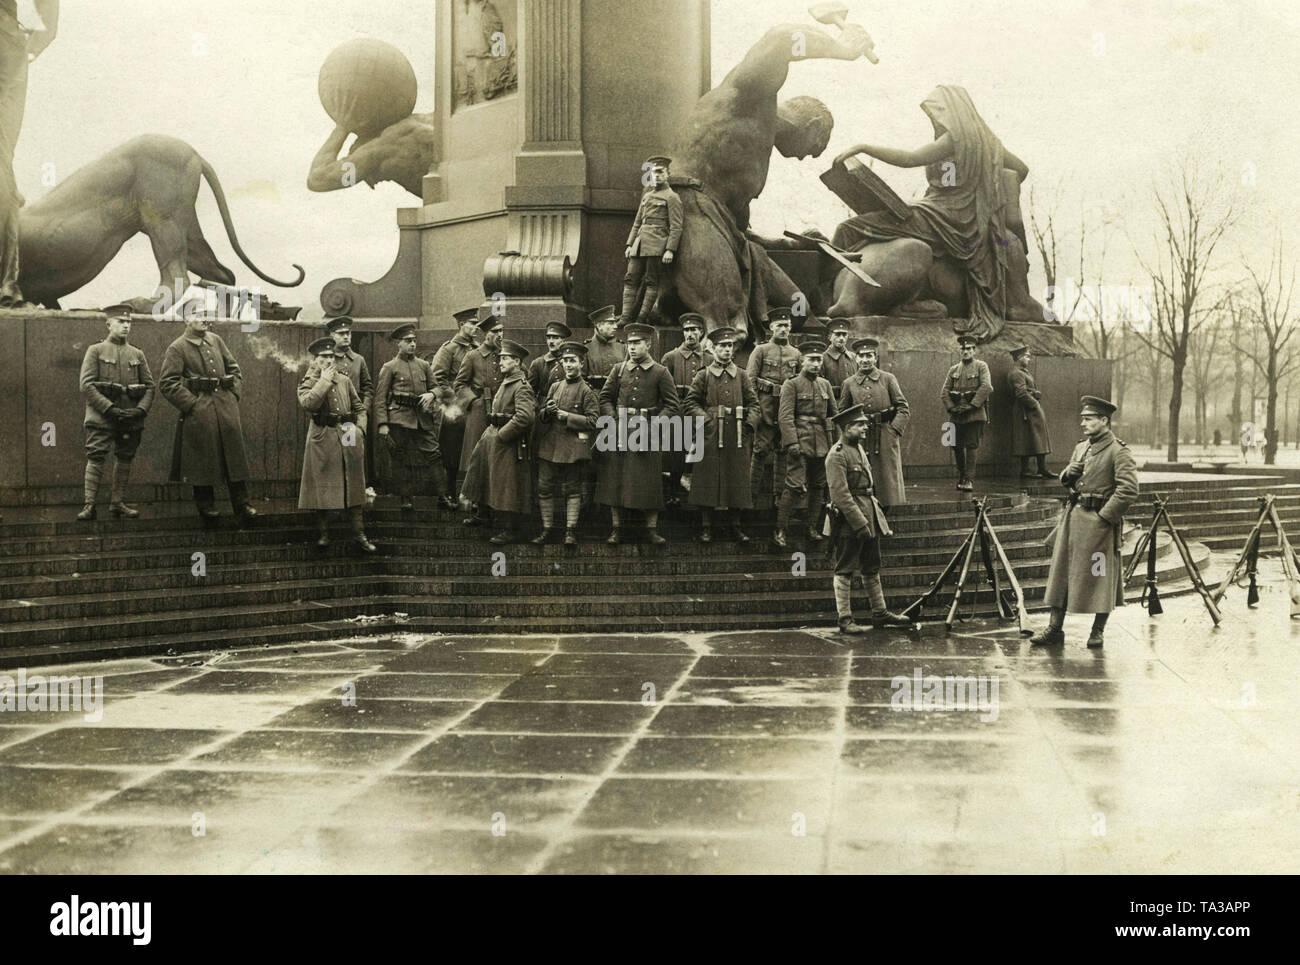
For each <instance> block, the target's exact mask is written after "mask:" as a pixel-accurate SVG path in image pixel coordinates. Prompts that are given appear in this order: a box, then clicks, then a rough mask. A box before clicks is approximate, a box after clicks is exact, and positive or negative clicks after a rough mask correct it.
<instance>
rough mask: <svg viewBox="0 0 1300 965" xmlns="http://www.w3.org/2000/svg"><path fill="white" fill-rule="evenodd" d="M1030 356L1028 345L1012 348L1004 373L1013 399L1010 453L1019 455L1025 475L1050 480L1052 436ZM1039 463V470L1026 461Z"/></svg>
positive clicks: (1022, 471) (1021, 471)
mask: <svg viewBox="0 0 1300 965" xmlns="http://www.w3.org/2000/svg"><path fill="white" fill-rule="evenodd" d="M1031 361H1033V356H1031V355H1030V354H1029V346H1027V345H1021V346H1019V347H1018V348H1013V349H1012V350H1011V371H1010V372H1008V373H1007V386H1008V387H1009V388H1010V389H1011V397H1012V399H1013V403H1012V408H1011V454H1012V455H1013V456H1019V457H1020V475H1022V476H1024V477H1026V478H1030V479H1032V478H1035V477H1037V478H1039V479H1051V478H1053V477H1052V474H1051V473H1050V472H1048V471H1047V456H1048V454H1049V453H1050V452H1051V451H1052V437H1051V436H1050V435H1049V434H1048V432H1047V415H1046V413H1044V412H1043V406H1042V403H1040V402H1039V399H1041V398H1042V397H1043V393H1042V390H1040V389H1039V388H1038V383H1037V382H1035V381H1034V377H1033V376H1032V375H1030V374H1029V363H1030V362H1031ZM1030 458H1033V459H1034V460H1036V461H1037V462H1038V471H1037V472H1033V471H1031V470H1030V468H1029V460H1030Z"/></svg>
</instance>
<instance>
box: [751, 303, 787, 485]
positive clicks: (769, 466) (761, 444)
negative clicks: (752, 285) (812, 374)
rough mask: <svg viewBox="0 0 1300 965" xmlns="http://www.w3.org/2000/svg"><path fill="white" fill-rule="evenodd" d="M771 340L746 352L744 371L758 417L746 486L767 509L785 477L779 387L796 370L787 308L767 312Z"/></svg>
mask: <svg viewBox="0 0 1300 965" xmlns="http://www.w3.org/2000/svg"><path fill="white" fill-rule="evenodd" d="M767 321H768V325H769V326H770V327H771V332H772V335H771V340H770V341H767V342H764V343H762V344H761V345H759V346H757V347H756V348H755V349H754V351H753V352H751V353H750V356H749V361H748V362H747V363H746V365H745V371H746V372H748V373H749V378H750V380H751V381H752V382H753V383H754V389H755V390H756V391H757V392H758V405H759V408H760V409H761V410H762V419H761V421H760V422H759V424H758V433H757V435H755V437H754V458H753V460H752V461H751V463H750V472H749V488H750V492H751V494H752V495H753V497H754V505H755V507H757V508H759V509H767V508H768V507H769V506H770V505H772V503H771V501H772V500H774V499H775V498H776V497H777V496H778V495H779V492H778V490H777V487H778V486H779V484H780V483H781V480H783V479H784V478H785V458H784V455H783V449H782V447H781V445H780V438H781V428H780V426H779V425H778V424H777V416H778V410H779V409H780V407H781V386H782V385H784V384H785V381H786V379H789V378H792V377H793V376H794V374H795V373H796V372H798V371H799V350H798V349H797V348H795V347H794V346H793V345H791V344H790V323H791V315H790V309H788V308H774V309H772V310H771V311H770V312H768V313H767Z"/></svg>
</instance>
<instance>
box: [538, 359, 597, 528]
mask: <svg viewBox="0 0 1300 965" xmlns="http://www.w3.org/2000/svg"><path fill="white" fill-rule="evenodd" d="M586 354H587V348H586V346H585V345H583V344H581V343H580V342H565V343H564V344H563V345H561V346H560V349H559V358H560V365H561V367H562V370H563V377H562V378H561V379H560V381H558V382H552V383H551V385H550V388H548V389H547V390H546V400H545V401H544V402H543V403H542V405H541V408H540V410H539V411H538V414H537V419H538V422H540V423H541V426H542V429H541V432H540V433H539V434H538V443H537V461H538V467H537V502H538V504H539V506H540V507H541V511H542V532H541V533H540V534H539V535H538V537H537V538H536V539H534V540H533V542H534V543H536V544H537V545H538V546H541V545H542V544H544V543H545V542H546V540H547V538H548V537H549V536H550V534H551V531H552V530H553V529H554V528H555V523H556V520H557V519H559V518H561V517H563V519H564V521H565V526H564V544H565V545H566V546H576V545H578V516H579V514H580V513H581V512H582V487H583V483H584V482H585V480H586V474H585V469H586V465H587V463H589V462H590V461H591V447H592V437H593V435H594V433H595V431H596V419H598V418H599V417H600V401H599V400H598V399H597V398H596V393H595V392H593V391H592V389H591V386H590V385H588V384H587V382H586V380H585V379H583V377H582V359H583V357H584V356H585V355H586ZM561 508H563V513H561V512H560V510H561Z"/></svg>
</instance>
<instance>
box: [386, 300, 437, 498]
mask: <svg viewBox="0 0 1300 965" xmlns="http://www.w3.org/2000/svg"><path fill="white" fill-rule="evenodd" d="M388 338H389V340H390V341H394V342H396V343H397V355H396V356H395V357H394V358H391V359H389V360H388V361H387V362H385V363H384V366H383V368H381V369H380V370H379V386H378V388H376V390H375V402H376V404H375V422H376V423H377V424H378V434H379V435H380V436H382V437H384V438H385V439H387V440H388V447H389V454H390V459H389V465H390V466H391V467H392V474H393V488H394V489H396V490H397V495H398V498H399V499H400V500H401V506H402V509H403V510H404V511H409V510H411V509H414V508H415V502H414V496H415V493H416V492H417V491H418V490H420V489H422V488H423V487H424V485H425V484H426V483H427V482H428V480H429V479H430V478H432V480H433V482H434V491H435V492H436V493H437V494H438V496H439V497H442V496H444V495H446V492H447V477H446V473H445V471H444V470H443V467H442V452H441V451H440V450H439V448H438V429H439V423H440V422H441V421H442V410H441V409H439V407H438V395H437V392H436V387H435V385H434V381H433V372H432V371H431V370H430V369H429V363H428V362H426V361H425V360H424V359H422V358H419V357H417V356H416V354H415V326H414V325H402V326H399V327H398V328H396V329H394V330H393V333H392V334H391V335H389V336H388Z"/></svg>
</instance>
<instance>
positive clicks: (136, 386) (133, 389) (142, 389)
mask: <svg viewBox="0 0 1300 965" xmlns="http://www.w3.org/2000/svg"><path fill="white" fill-rule="evenodd" d="M148 391H149V386H147V385H144V384H143V383H140V382H133V383H131V384H130V385H128V386H127V387H126V394H127V395H128V396H129V397H130V399H131V401H132V402H139V401H140V400H141V399H143V398H144V394H145V393H146V392H148Z"/></svg>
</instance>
